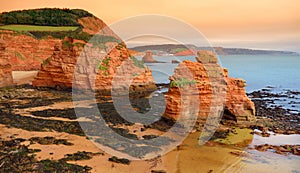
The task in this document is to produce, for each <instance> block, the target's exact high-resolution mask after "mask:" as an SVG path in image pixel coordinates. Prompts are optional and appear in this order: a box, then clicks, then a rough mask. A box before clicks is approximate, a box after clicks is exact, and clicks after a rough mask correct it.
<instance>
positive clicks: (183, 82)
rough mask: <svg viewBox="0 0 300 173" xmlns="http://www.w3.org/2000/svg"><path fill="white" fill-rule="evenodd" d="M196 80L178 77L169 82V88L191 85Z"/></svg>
mask: <svg viewBox="0 0 300 173" xmlns="http://www.w3.org/2000/svg"><path fill="white" fill-rule="evenodd" d="M196 83H197V82H196V81H195V80H189V79H187V78H180V79H178V80H174V81H172V82H171V83H170V88H173V87H184V86H186V85H193V84H196Z"/></svg>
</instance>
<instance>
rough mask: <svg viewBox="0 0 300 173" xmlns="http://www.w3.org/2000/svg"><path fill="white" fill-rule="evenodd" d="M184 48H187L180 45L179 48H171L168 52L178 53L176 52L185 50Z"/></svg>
mask: <svg viewBox="0 0 300 173" xmlns="http://www.w3.org/2000/svg"><path fill="white" fill-rule="evenodd" d="M185 50H188V48H184V47H180V48H175V49H172V50H171V51H170V53H173V54H175V53H178V52H183V51H185Z"/></svg>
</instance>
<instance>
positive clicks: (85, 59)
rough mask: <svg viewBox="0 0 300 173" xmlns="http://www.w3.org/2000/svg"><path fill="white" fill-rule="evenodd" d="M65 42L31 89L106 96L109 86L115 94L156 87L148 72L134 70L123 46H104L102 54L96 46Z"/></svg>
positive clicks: (142, 68) (149, 71) (135, 68)
mask: <svg viewBox="0 0 300 173" xmlns="http://www.w3.org/2000/svg"><path fill="white" fill-rule="evenodd" d="M66 41H67V42H69V45H70V46H68V47H64V43H62V44H61V45H57V46H55V48H54V52H53V55H52V56H51V57H50V58H49V59H48V60H49V61H48V62H47V63H44V65H42V68H41V70H40V71H39V73H38V75H37V77H36V79H35V80H34V81H33V83H32V84H33V85H34V86H42V87H60V88H71V87H75V88H85V89H93V90H98V91H100V92H101V93H102V94H109V93H110V91H111V90H112V86H114V88H113V91H114V92H119V93H120V92H122V93H126V92H128V90H129V91H130V92H138V91H145V90H150V91H151V90H154V89H155V88H156V86H155V82H154V79H153V77H152V72H151V70H149V69H148V68H147V67H146V66H143V65H142V66H140V67H138V66H137V65H136V64H135V62H134V61H135V60H134V59H133V57H130V55H129V52H128V50H127V48H126V46H125V45H124V44H122V43H121V44H118V43H111V42H109V43H106V44H105V45H106V51H107V52H109V53H108V54H106V53H105V52H104V50H100V49H99V48H98V47H92V46H86V47H85V48H83V47H81V46H75V45H76V44H74V40H73V39H65V40H64V42H66ZM100 62H101V63H100ZM114 81H115V83H113V82H114Z"/></svg>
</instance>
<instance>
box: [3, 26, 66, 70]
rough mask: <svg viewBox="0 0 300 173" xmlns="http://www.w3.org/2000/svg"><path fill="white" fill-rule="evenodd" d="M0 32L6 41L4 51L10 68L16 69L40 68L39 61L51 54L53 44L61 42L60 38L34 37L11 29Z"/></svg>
mask: <svg viewBox="0 0 300 173" xmlns="http://www.w3.org/2000/svg"><path fill="white" fill-rule="evenodd" d="M0 34H1V37H2V38H3V39H4V41H5V42H6V43H7V48H6V51H7V56H8V57H9V60H10V62H11V64H12V69H13V70H16V71H28V70H38V69H40V67H41V63H42V62H43V61H44V60H45V59H47V58H49V57H50V56H51V55H52V53H53V51H54V45H56V44H58V43H60V42H61V40H60V39H54V38H51V37H49V38H44V39H36V38H34V37H33V36H29V35H25V34H20V33H16V32H13V31H5V30H2V31H1V33H0Z"/></svg>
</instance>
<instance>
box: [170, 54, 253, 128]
mask: <svg viewBox="0 0 300 173" xmlns="http://www.w3.org/2000/svg"><path fill="white" fill-rule="evenodd" d="M196 59H197V62H193V61H183V62H182V63H180V64H179V65H178V66H177V68H176V69H175V72H174V75H173V76H171V77H170V88H169V90H168V92H167V94H166V110H165V116H166V117H167V118H171V119H175V120H176V119H178V118H179V114H180V112H184V110H183V109H186V108H185V107H193V106H194V109H195V110H197V109H198V108H197V107H199V112H198V116H199V117H207V116H208V115H209V114H210V112H211V111H213V110H215V108H217V106H218V104H225V110H226V111H227V112H228V113H230V114H232V116H234V118H235V119H236V120H237V122H245V121H253V120H255V116H254V115H255V108H254V104H253V102H252V101H251V100H250V99H249V98H248V97H247V95H246V91H245V89H244V86H245V82H244V80H241V79H234V78H230V77H228V71H227V69H222V68H221V67H220V66H219V65H218V64H217V58H216V57H215V55H214V53H213V52H210V51H199V52H198V57H197V58H196ZM189 76H190V77H189ZM191 76H192V77H191ZM184 78H186V79H185V80H187V82H186V81H185V82H180V80H182V79H184ZM188 81H193V82H190V84H186V85H184V86H182V87H178V86H172V83H176V82H177V83H189V82H188ZM212 84H214V85H212ZM212 86H213V87H214V88H212ZM215 91H219V93H218V94H226V96H225V95H219V96H220V99H219V98H215V99H214V100H213V92H215ZM183 95H188V97H189V100H185V98H184V97H185V96H183ZM222 97H223V98H224V101H225V102H226V103H223V102H222ZM183 100H184V101H183ZM196 100H199V101H200V103H198V106H197V103H195V101H196ZM195 106H197V107H195Z"/></svg>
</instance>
